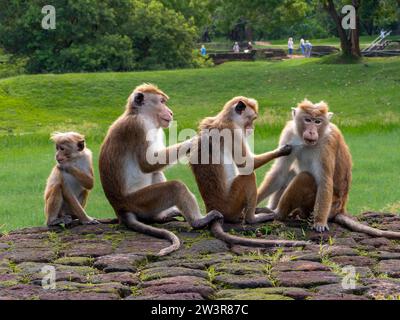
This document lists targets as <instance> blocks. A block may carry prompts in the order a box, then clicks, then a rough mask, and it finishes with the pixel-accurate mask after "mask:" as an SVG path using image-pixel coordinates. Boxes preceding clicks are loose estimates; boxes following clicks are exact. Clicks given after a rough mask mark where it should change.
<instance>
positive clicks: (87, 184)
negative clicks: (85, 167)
mask: <svg viewBox="0 0 400 320" xmlns="http://www.w3.org/2000/svg"><path fill="white" fill-rule="evenodd" d="M60 169H61V170H62V171H65V172H67V173H69V174H71V175H73V176H74V177H75V179H77V180H78V182H79V184H80V185H81V186H82V187H83V188H85V189H86V190H92V189H93V187H94V178H93V170H92V169H91V170H90V173H89V174H87V173H86V172H84V171H82V170H80V169H78V168H77V167H74V166H70V167H65V168H60Z"/></svg>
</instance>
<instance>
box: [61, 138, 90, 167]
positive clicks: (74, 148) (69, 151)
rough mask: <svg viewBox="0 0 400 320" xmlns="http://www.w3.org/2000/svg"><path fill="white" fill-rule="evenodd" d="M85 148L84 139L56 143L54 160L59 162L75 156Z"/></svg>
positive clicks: (69, 159)
mask: <svg viewBox="0 0 400 320" xmlns="http://www.w3.org/2000/svg"><path fill="white" fill-rule="evenodd" d="M84 148H85V141H77V142H62V143H57V144H56V160H57V162H58V163H59V164H63V163H66V162H68V161H71V160H72V159H74V158H76V157H77V156H78V155H79V154H80V152H82V151H83V149H84Z"/></svg>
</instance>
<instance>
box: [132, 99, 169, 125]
mask: <svg viewBox="0 0 400 320" xmlns="http://www.w3.org/2000/svg"><path fill="white" fill-rule="evenodd" d="M133 107H134V108H135V109H136V110H138V113H139V114H141V115H144V116H145V117H146V118H148V119H151V120H152V121H153V122H154V124H155V125H156V126H157V127H159V128H160V127H161V128H164V129H165V128H168V127H169V126H170V125H171V123H172V121H173V120H174V113H173V112H172V110H171V109H170V108H168V106H167V98H166V97H164V96H162V95H160V94H149V93H136V94H135V97H134V105H133Z"/></svg>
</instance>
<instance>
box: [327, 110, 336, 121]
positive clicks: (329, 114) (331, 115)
mask: <svg viewBox="0 0 400 320" xmlns="http://www.w3.org/2000/svg"><path fill="white" fill-rule="evenodd" d="M334 115H335V114H334V113H333V112H328V120H329V121H331V120H332V118H333V116H334Z"/></svg>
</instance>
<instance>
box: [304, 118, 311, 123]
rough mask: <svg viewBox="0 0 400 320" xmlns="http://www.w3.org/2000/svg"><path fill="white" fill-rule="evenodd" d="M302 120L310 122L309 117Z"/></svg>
mask: <svg viewBox="0 0 400 320" xmlns="http://www.w3.org/2000/svg"><path fill="white" fill-rule="evenodd" d="M304 121H305V123H311V122H312V120H311V119H309V118H305V119H304Z"/></svg>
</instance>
